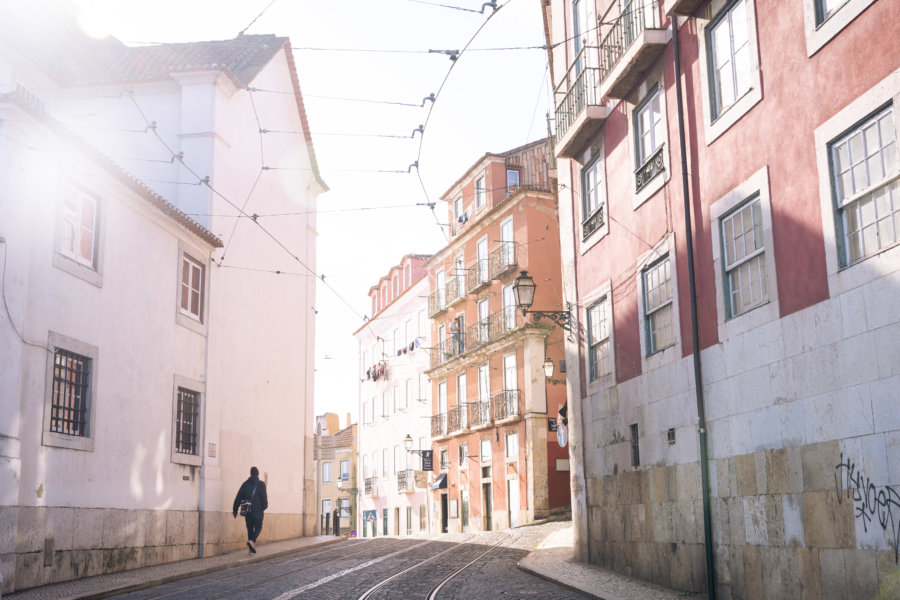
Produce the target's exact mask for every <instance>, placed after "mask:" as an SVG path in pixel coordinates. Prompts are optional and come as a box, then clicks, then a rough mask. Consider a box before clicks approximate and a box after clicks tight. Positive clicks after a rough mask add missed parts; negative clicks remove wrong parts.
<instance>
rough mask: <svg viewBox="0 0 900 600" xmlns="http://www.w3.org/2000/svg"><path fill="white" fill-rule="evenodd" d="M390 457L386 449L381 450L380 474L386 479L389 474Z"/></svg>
mask: <svg viewBox="0 0 900 600" xmlns="http://www.w3.org/2000/svg"><path fill="white" fill-rule="evenodd" d="M390 461H391V455H390V453H389V452H388V449H387V448H383V449H382V450H381V474H382V475H384V476H385V477H387V475H388V473H390V472H391V462H390Z"/></svg>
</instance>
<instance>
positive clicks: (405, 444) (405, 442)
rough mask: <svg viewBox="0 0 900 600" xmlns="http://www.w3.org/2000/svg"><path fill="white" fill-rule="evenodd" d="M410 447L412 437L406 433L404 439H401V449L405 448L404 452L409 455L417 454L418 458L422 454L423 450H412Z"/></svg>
mask: <svg viewBox="0 0 900 600" xmlns="http://www.w3.org/2000/svg"><path fill="white" fill-rule="evenodd" d="M412 445H413V439H412V436H411V435H409V434H408V433H407V434H406V437H405V438H403V447H404V448H406V451H407V452H409V453H410V454H418V455H419V456H422V452H424V450H413V449H412Z"/></svg>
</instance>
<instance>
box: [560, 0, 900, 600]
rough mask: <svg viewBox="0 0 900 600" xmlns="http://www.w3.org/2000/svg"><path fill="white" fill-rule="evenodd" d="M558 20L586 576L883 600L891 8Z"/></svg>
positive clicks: (629, 6) (890, 416)
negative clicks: (597, 569) (609, 572)
mask: <svg viewBox="0 0 900 600" xmlns="http://www.w3.org/2000/svg"><path fill="white" fill-rule="evenodd" d="M546 5H547V6H546V8H545V25H546V30H547V35H548V38H549V39H548V41H549V42H551V43H552V44H559V45H558V46H554V47H553V49H552V50H551V61H552V69H553V75H554V84H555V86H556V92H555V101H556V148H555V152H556V156H557V158H558V159H559V162H558V177H559V187H560V197H559V203H560V232H561V244H562V262H563V274H564V277H565V285H564V291H563V293H564V295H565V297H567V298H570V297H571V298H577V305H578V310H579V314H578V319H579V321H580V322H581V323H582V325H583V329H581V330H580V331H581V332H582V334H581V335H580V336H579V337H578V338H577V339H576V341H575V342H574V343H569V344H567V346H566V358H567V364H568V374H567V376H568V383H569V390H568V392H569V406H570V407H571V410H570V413H571V418H572V423H571V425H572V427H571V430H572V431H571V437H572V445H571V450H570V452H571V456H572V470H573V473H572V488H573V493H574V498H573V510H574V520H575V526H576V547H577V557H578V558H579V559H580V560H583V561H589V562H591V563H595V564H599V565H603V566H606V567H610V568H613V569H616V570H618V571H622V572H626V573H629V574H631V575H635V576H637V577H640V578H643V579H648V580H652V581H656V582H659V583H662V584H665V585H668V586H671V587H675V588H679V589H685V590H690V591H695V592H706V591H709V592H711V593H710V597H720V598H732V597H734V598H800V597H803V598H807V597H809V598H818V597H825V598H832V597H833V598H847V597H870V596H871V595H873V594H875V593H876V592H877V591H878V590H879V588H880V587H884V586H887V585H890V582H889V578H890V577H894V578H896V577H897V547H898V536H900V532H898V529H897V517H896V516H895V515H894V513H897V509H898V506H897V505H896V504H895V503H893V502H892V501H891V500H889V499H890V498H897V497H898V494H900V470H898V469H897V467H896V465H897V464H898V461H897V459H898V458H900V420H898V419H897V416H896V415H897V414H898V411H897V401H898V392H897V390H898V389H900V366H898V365H900V346H898V344H897V341H896V340H897V333H898V328H900V311H898V310H897V307H896V306H897V305H896V300H895V299H896V296H897V292H898V289H900V246H898V244H897V242H898V240H900V180H898V174H900V163H898V152H897V143H896V139H897V118H896V114H895V104H896V103H897V100H898V97H900V96H898V95H900V37H898V36H897V35H896V32H895V28H896V27H895V26H896V21H897V18H898V16H900V13H898V4H897V3H896V2H892V1H890V0H880V1H875V0H849V1H847V2H832V1H830V0H797V1H792V2H784V1H776V0H731V1H723V0H714V1H711V2H710V1H703V0H699V1H698V0H666V1H665V2H663V1H661V0H615V1H612V2H611V1H610V0H551V1H550V2H547V3H546ZM676 16H677V19H676V18H675V17H676ZM679 86H680V92H679ZM679 94H680V98H679ZM685 198H687V201H685ZM685 206H689V207H690V212H689V215H688V218H687V219H686V218H685V212H686V209H685ZM688 227H690V230H689V229H688ZM689 236H692V237H689ZM691 239H692V247H691V248H689V246H688V240H691ZM689 251H692V253H693V261H692V262H693V264H690V255H689ZM689 267H692V268H693V273H690V272H689ZM694 289H695V290H696V312H694V311H692V298H691V296H692V294H691V292H692V290H694ZM692 317H694V318H695V322H696V327H694V326H692ZM695 344H696V345H697V346H699V348H700V352H699V356H698V357H697V359H698V360H695V356H694V350H693V349H694V347H695ZM698 424H699V427H698ZM698 430H699V435H698ZM704 457H705V459H704ZM864 491H865V492H866V493H868V494H869V496H867V495H866V493H863V492H864ZM867 497H868V498H873V500H872V501H871V502H870V501H867ZM874 498H883V499H885V500H884V501H883V502H882V501H880V500H874ZM892 511H893V512H892ZM710 585H712V586H713V587H712V589H709V588H710Z"/></svg>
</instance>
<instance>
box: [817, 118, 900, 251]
mask: <svg viewBox="0 0 900 600" xmlns="http://www.w3.org/2000/svg"><path fill="white" fill-rule="evenodd" d="M829 158H830V164H831V179H832V189H833V193H834V198H835V202H836V205H837V212H838V215H839V218H838V219H837V226H838V229H839V231H840V233H841V235H840V237H841V241H842V242H843V244H842V245H843V252H842V256H841V259H842V266H847V265H851V264H853V263H855V262H857V261H859V260H862V259H863V258H866V257H868V256H872V255H873V254H876V253H878V252H880V251H881V250H883V249H885V248H887V247H889V246H892V245H893V244H895V243H897V241H898V239H900V179H898V160H897V141H896V129H895V124H894V110H893V106H887V107H886V108H884V109H882V110H880V111H878V112H876V113H875V114H873V115H871V116H870V117H869V118H867V119H866V120H865V121H863V122H862V123H861V124H859V125H857V126H855V127H854V128H853V129H852V130H850V131H849V132H847V133H845V134H844V135H843V136H842V137H840V138H839V139H837V140H835V141H834V142H832V143H831V144H830V145H829Z"/></svg>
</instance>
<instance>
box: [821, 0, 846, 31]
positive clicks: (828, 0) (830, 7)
mask: <svg viewBox="0 0 900 600" xmlns="http://www.w3.org/2000/svg"><path fill="white" fill-rule="evenodd" d="M846 2H847V0H815V6H816V24H817V25H821V24H822V23H824V22H825V21H826V20H827V19H828V17H830V16H831V15H833V14H834V13H835V12H837V9H839V8H840V7H841V6H843V5H844V4H846Z"/></svg>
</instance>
